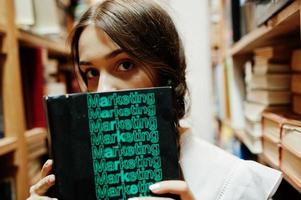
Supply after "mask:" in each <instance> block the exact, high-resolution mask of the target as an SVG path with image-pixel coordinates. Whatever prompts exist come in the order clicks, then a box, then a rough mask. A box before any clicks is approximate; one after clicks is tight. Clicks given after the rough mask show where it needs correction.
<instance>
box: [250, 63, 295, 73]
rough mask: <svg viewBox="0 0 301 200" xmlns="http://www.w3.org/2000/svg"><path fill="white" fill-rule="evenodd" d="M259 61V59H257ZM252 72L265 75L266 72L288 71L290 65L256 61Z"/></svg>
mask: <svg viewBox="0 0 301 200" xmlns="http://www.w3.org/2000/svg"><path fill="white" fill-rule="evenodd" d="M257 62H261V61H257ZM253 70H254V74H256V75H266V74H276V73H281V74H284V73H289V72H290V65H289V64H281V63H268V61H267V63H256V60H255V65H254V69H253Z"/></svg>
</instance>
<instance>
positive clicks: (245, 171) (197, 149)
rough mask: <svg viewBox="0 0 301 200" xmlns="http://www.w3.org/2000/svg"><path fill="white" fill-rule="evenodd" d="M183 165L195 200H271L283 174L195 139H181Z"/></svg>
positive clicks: (190, 135) (189, 135) (188, 135)
mask: <svg viewBox="0 0 301 200" xmlns="http://www.w3.org/2000/svg"><path fill="white" fill-rule="evenodd" d="M180 144H181V154H180V164H181V167H182V171H183V175H184V178H185V181H186V182H187V184H188V185H189V187H190V189H191V191H192V193H193V194H194V196H195V199H197V200H198V199H206V200H267V199H269V198H270V197H272V196H273V195H274V193H275V191H276V190H277V188H278V186H279V184H280V182H281V180H282V175H281V172H279V171H278V170H275V169H272V168H269V167H267V166H264V165H261V164H259V163H257V162H254V161H245V160H241V159H239V158H237V157H235V156H233V155H231V154H229V153H227V152H225V151H223V150H221V149H220V148H218V147H216V146H214V145H212V144H210V143H208V142H206V141H203V140H201V139H199V138H196V137H194V136H193V135H192V134H186V133H185V136H184V137H182V136H181V141H180Z"/></svg>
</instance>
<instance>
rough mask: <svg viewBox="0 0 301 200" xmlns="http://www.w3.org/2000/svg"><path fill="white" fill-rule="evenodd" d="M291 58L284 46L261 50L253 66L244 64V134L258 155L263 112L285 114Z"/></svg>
mask: <svg viewBox="0 0 301 200" xmlns="http://www.w3.org/2000/svg"><path fill="white" fill-rule="evenodd" d="M290 56H291V51H289V50H287V47H284V46H271V47H262V48H258V49H255V51H254V64H251V63H250V62H247V63H246V64H245V75H246V76H245V83H246V93H247V94H246V101H245V105H244V110H245V132H246V135H247V136H248V138H249V139H250V140H251V141H252V143H253V146H254V148H256V149H257V150H256V152H257V153H260V152H261V151H262V142H261V135H262V134H261V114H262V112H263V111H265V110H275V111H279V110H287V109H288V104H289V103H290V101H291V100H290V97H291V96H290V82H291V74H290V64H289V62H290Z"/></svg>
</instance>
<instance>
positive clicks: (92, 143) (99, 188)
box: [45, 87, 180, 200]
mask: <svg viewBox="0 0 301 200" xmlns="http://www.w3.org/2000/svg"><path fill="white" fill-rule="evenodd" d="M45 107H46V110H47V118H48V125H49V132H50V141H51V149H52V156H53V160H54V173H55V175H56V184H55V187H56V189H55V190H56V193H57V195H56V197H57V198H59V199H65V200H71V199H86V200H95V199H127V198H130V197H134V196H136V197H137V196H150V195H153V194H151V192H150V190H149V189H148V186H149V185H151V184H153V183H155V182H158V181H162V180H170V179H171V180H175V179H180V169H179V163H178V148H177V144H176V138H177V130H176V127H175V123H174V119H175V114H174V113H175V111H174V109H173V107H172V89H171V87H159V88H147V89H138V90H122V91H113V92H103V93H78V94H69V95H61V96H46V97H45ZM170 197H172V196H170ZM173 198H176V197H173Z"/></svg>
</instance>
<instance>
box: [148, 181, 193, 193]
mask: <svg viewBox="0 0 301 200" xmlns="http://www.w3.org/2000/svg"><path fill="white" fill-rule="evenodd" d="M149 189H150V190H151V191H152V192H153V193H156V194H164V193H172V194H177V195H181V194H183V193H186V192H187V191H189V188H188V186H187V183H186V182H185V181H175V180H172V181H161V182H158V183H155V184H153V185H150V186H149Z"/></svg>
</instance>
